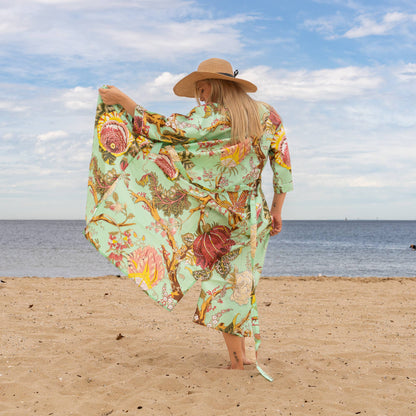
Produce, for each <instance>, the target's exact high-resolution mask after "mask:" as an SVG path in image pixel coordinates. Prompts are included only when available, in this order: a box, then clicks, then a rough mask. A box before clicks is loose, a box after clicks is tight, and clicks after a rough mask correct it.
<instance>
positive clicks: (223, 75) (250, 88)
mask: <svg viewBox="0 0 416 416" xmlns="http://www.w3.org/2000/svg"><path fill="white" fill-rule="evenodd" d="M237 74H238V70H236V71H233V67H232V66H231V64H230V63H229V62H228V61H226V60H224V59H218V58H211V59H207V60H206V61H203V62H201V63H200V64H199V66H198V69H197V70H196V71H194V72H191V73H190V74H189V75H187V76H186V77H185V78H182V79H181V80H180V81H179V82H178V83H177V84H176V85H175V86H174V87H173V92H174V93H175V94H176V95H179V96H180V97H190V98H193V97H195V83H196V82H198V81H202V80H203V79H223V80H225V81H231V82H235V83H236V84H238V85H239V86H240V87H241V88H242V89H243V90H244V91H245V92H256V91H257V87H256V86H255V85H254V84H252V83H251V82H249V81H246V80H244V79H240V78H236V76H237Z"/></svg>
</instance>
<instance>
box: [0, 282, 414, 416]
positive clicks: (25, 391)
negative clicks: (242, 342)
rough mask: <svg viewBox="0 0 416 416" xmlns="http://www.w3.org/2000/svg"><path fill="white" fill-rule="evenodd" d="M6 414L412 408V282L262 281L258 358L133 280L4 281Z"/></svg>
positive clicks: (379, 412) (406, 414)
mask: <svg viewBox="0 0 416 416" xmlns="http://www.w3.org/2000/svg"><path fill="white" fill-rule="evenodd" d="M2 280H4V281H6V283H2V284H1V286H0V299H1V301H0V302H1V305H0V307H1V311H2V315H1V316H2V318H1V351H0V374H1V375H0V415H7V416H14V415H16V416H17V415H22V416H23V415H24V416H28V415H41V416H44V415H54V416H57V415H80V416H81V415H82V416H104V415H106V416H107V415H112V416H116V415H117V416H118V415H181V416H182V415H285V416H288V415H293V416H298V415H299V416H300V415H328V416H343V415H374V416H411V415H416V337H415V327H416V278H336V277H322V278H316V277H302V278H300V277H264V278H262V280H261V281H260V284H259V287H258V292H257V293H258V296H257V297H258V302H259V314H260V325H261V333H262V340H263V342H262V345H261V347H260V351H259V363H260V365H261V366H262V367H263V368H264V370H266V371H267V372H268V373H269V374H270V375H271V376H273V377H274V382H272V383H270V382H268V381H267V380H266V379H264V378H263V377H262V376H261V375H259V373H258V372H257V370H256V369H255V367H254V366H249V367H246V368H247V369H246V370H245V371H230V370H225V369H224V368H225V367H226V365H227V364H228V360H227V352H226V349H225V346H224V345H223V339H222V336H221V334H220V333H218V332H217V331H214V330H210V329H207V328H204V327H201V326H198V325H195V324H193V323H192V322H191V320H192V316H193V312H194V308H195V304H196V299H197V297H198V292H199V288H198V285H197V284H196V285H195V286H194V288H193V289H192V290H191V291H190V292H188V294H187V295H186V296H185V298H184V299H183V300H182V301H181V302H180V303H179V305H178V306H177V307H176V309H175V310H174V311H173V312H171V313H169V312H167V311H166V310H164V309H162V308H161V307H160V306H158V305H156V304H155V303H154V302H153V301H152V300H151V299H149V298H148V297H147V296H146V295H145V294H144V293H143V292H142V291H141V290H140V289H139V288H137V287H136V286H135V284H134V282H133V281H131V280H129V279H127V278H124V277H116V276H105V277H100V278H76V279H70V278H35V277H31V278H11V277H2Z"/></svg>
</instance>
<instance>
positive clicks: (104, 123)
mask: <svg viewBox="0 0 416 416" xmlns="http://www.w3.org/2000/svg"><path fill="white" fill-rule="evenodd" d="M97 136H98V142H99V143H100V146H101V147H102V149H103V150H104V151H106V152H109V153H111V154H112V155H114V156H120V155H121V154H123V153H125V152H126V151H127V150H128V148H129V146H130V145H131V143H132V142H133V136H132V134H131V133H130V131H129V129H128V127H127V125H126V123H125V122H124V121H123V119H122V118H121V117H120V115H119V114H118V113H117V112H115V111H112V112H111V113H105V114H103V115H102V116H101V117H100V119H99V120H98V125H97Z"/></svg>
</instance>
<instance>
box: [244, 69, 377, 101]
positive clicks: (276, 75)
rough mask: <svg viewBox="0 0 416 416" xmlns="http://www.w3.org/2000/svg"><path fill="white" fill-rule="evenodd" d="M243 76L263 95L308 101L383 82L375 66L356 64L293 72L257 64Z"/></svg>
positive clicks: (355, 91) (358, 91)
mask: <svg viewBox="0 0 416 416" xmlns="http://www.w3.org/2000/svg"><path fill="white" fill-rule="evenodd" d="M241 77H242V78H245V79H248V80H250V81H252V82H254V84H256V85H257V86H258V88H259V92H258V95H259V96H260V97H265V98H266V99H269V98H272V99H302V100H307V101H321V100H324V101H325V100H342V99H345V98H348V97H354V96H360V95H363V94H365V93H366V92H368V91H371V90H375V89H377V88H378V87H379V86H380V85H381V84H382V82H383V79H382V78H381V77H380V76H378V75H377V74H376V73H375V71H374V70H373V69H370V68H366V67H364V68H363V67H355V66H348V67H341V68H335V69H320V70H316V71H308V70H301V71H292V72H290V71H286V70H274V69H272V68H270V67H267V66H258V67H254V68H251V69H249V70H247V71H244V72H243V73H242V74H241Z"/></svg>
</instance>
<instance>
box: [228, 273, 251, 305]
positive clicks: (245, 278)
mask: <svg viewBox="0 0 416 416" xmlns="http://www.w3.org/2000/svg"><path fill="white" fill-rule="evenodd" d="M252 288H253V275H252V274H251V272H250V271H248V270H247V271H245V272H242V273H238V274H236V276H235V283H234V286H233V293H232V295H231V297H230V299H231V300H232V301H233V302H237V303H238V304H239V305H245V304H246V303H248V302H249V300H250V296H251V291H252Z"/></svg>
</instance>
